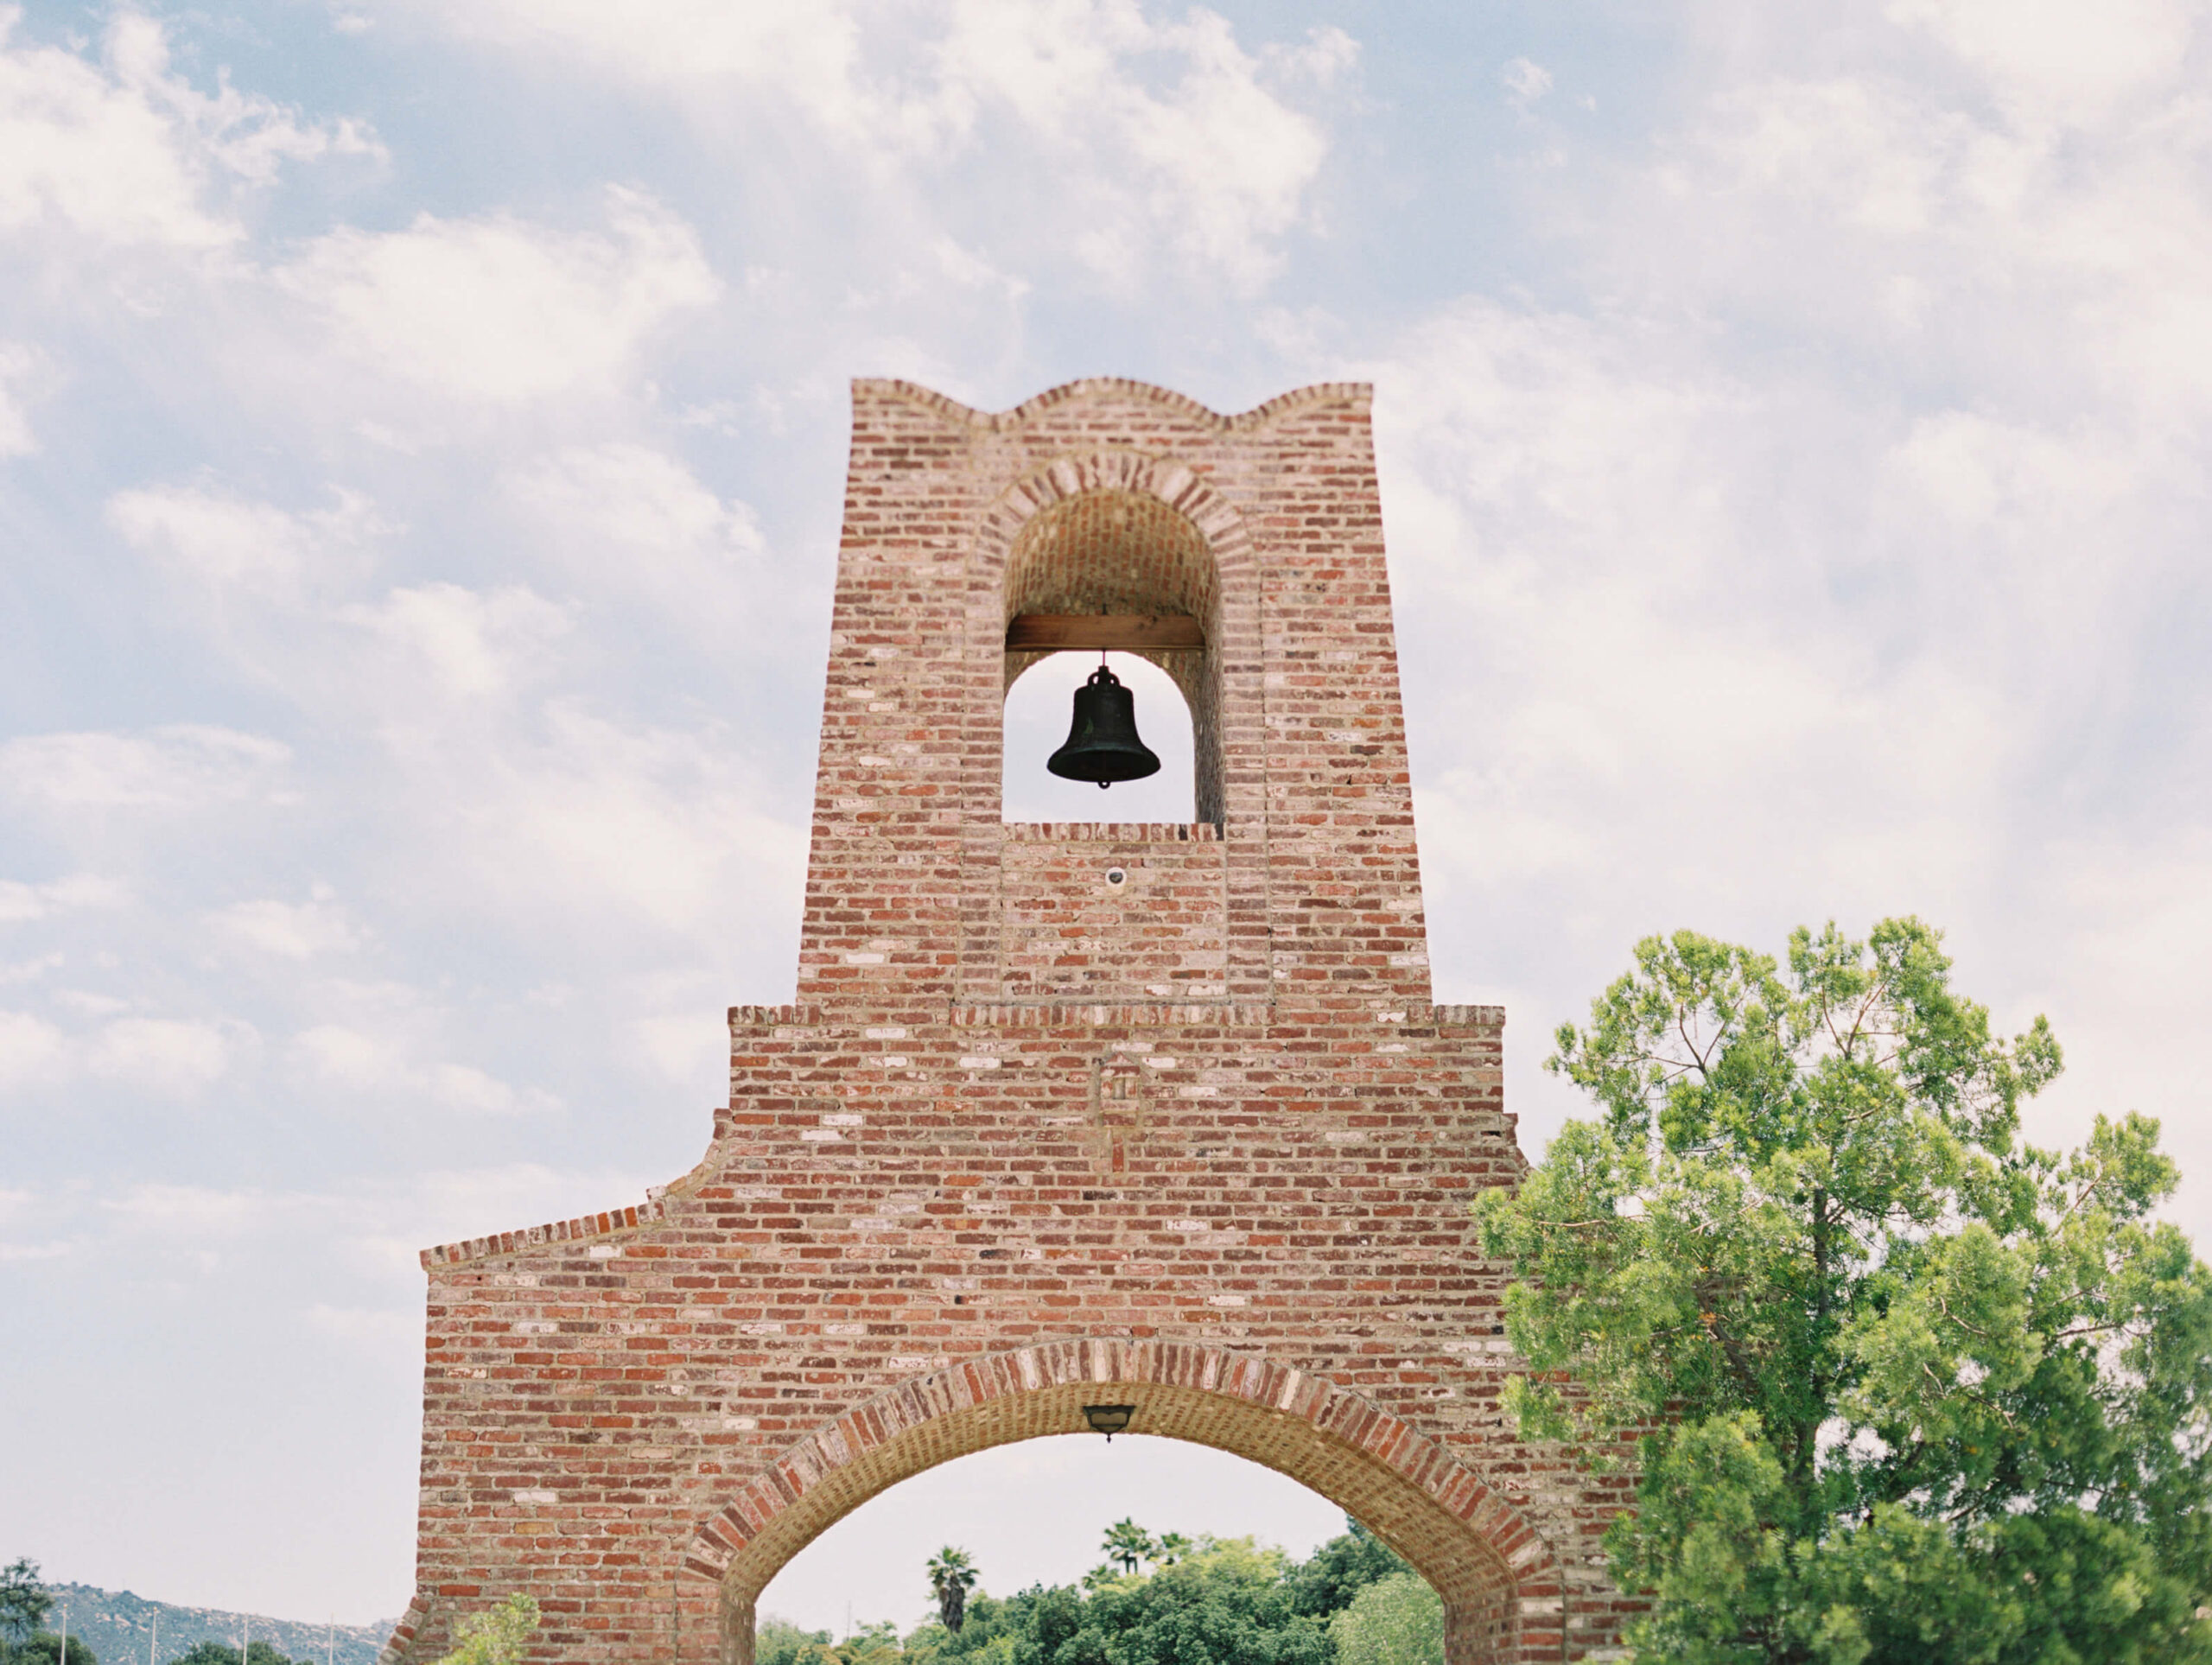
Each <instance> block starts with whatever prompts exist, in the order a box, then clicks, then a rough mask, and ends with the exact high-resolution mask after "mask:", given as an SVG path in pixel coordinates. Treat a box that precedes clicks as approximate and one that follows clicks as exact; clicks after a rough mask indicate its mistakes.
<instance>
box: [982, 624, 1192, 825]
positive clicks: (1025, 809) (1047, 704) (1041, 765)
mask: <svg viewBox="0 0 2212 1665" xmlns="http://www.w3.org/2000/svg"><path fill="white" fill-rule="evenodd" d="M1022 657H1023V659H1024V661H1025V663H1024V664H1023V666H1022V668H1021V670H1020V671H1018V672H1016V673H1015V674H1014V679H1013V681H1012V683H1010V684H1009V686H1008V687H1007V693H1006V710H1005V719H1004V721H1003V724H1002V726H1001V731H1000V732H1001V746H1002V748H1003V749H1002V753H1001V760H1000V798H999V802H1000V811H1001V816H1002V817H1003V818H1004V819H1005V820H1007V821H1016V822H1037V821H1177V822H1190V821H1196V820H1198V818H1199V817H1198V810H1197V792H1196V786H1197V779H1196V776H1197V770H1196V748H1195V728H1196V725H1195V722H1194V721H1193V715H1192V709H1191V704H1190V699H1189V696H1187V695H1186V694H1185V692H1184V691H1183V690H1182V688H1181V686H1180V685H1179V683H1177V682H1176V681H1175V679H1174V678H1173V676H1171V675H1170V674H1169V673H1168V671H1167V670H1166V669H1165V668H1164V667H1162V666H1161V665H1160V664H1157V663H1155V662H1154V661H1152V660H1149V659H1147V658H1144V657H1143V656H1141V655H1140V654H1134V653H1109V654H1107V655H1105V656H1104V657H1105V658H1106V661H1107V664H1108V665H1109V668H1110V669H1111V670H1113V672H1114V674H1115V676H1116V677H1118V678H1119V679H1120V680H1121V681H1122V683H1124V684H1125V685H1126V686H1127V687H1128V690H1129V692H1130V694H1131V695H1132V696H1133V697H1134V698H1135V704H1136V715H1137V726H1138V728H1139V729H1140V730H1141V733H1142V734H1143V738H1144V742H1145V744H1146V745H1147V746H1149V747H1151V748H1152V749H1153V751H1154V752H1155V753H1158V754H1159V757H1160V772H1159V773H1158V774H1156V775H1154V776H1152V777H1150V778H1147V779H1143V780H1125V781H1118V782H1116V784H1115V785H1112V786H1110V787H1109V788H1107V789H1106V790H1105V791H1100V790H1099V789H1098V788H1097V787H1096V786H1094V785H1090V784H1088V783H1087V782H1084V781H1079V780H1064V779H1061V778H1059V777H1058V776H1057V775H1054V774H1052V773H1050V772H1047V769H1046V760H1047V759H1049V758H1050V757H1051V756H1052V753H1053V751H1054V749H1055V748H1056V747H1059V746H1061V745H1062V744H1063V743H1065V741H1066V740H1067V739H1068V713H1069V709H1070V707H1071V703H1072V702H1073V699H1074V696H1075V692H1076V690H1077V689H1078V688H1080V687H1082V686H1083V684H1084V682H1085V680H1086V679H1087V678H1088V677H1090V674H1091V673H1092V672H1093V671H1095V670H1096V669H1097V668H1098V663H1099V659H1100V657H1101V656H1100V655H1098V654H1097V653H1095V652H1077V651H1068V652H1062V653H1033V654H1026V655H1023V656H1022Z"/></svg>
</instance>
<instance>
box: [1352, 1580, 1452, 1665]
mask: <svg viewBox="0 0 2212 1665" xmlns="http://www.w3.org/2000/svg"><path fill="white" fill-rule="evenodd" d="M1329 1639H1330V1640H1331V1641H1332V1642H1333V1643H1336V1648H1337V1665H1444V1604H1443V1602H1442V1601H1440V1600H1439V1599H1438V1598H1437V1594H1436V1592H1435V1591H1433V1590H1432V1589H1430V1588H1429V1587H1428V1586H1427V1584H1425V1583H1423V1582H1422V1581H1421V1579H1419V1578H1417V1577H1416V1576H1414V1574H1413V1573H1393V1574H1392V1575H1391V1576H1390V1577H1389V1578H1387V1579H1381V1580H1379V1581H1378V1582H1376V1583H1374V1584H1370V1585H1369V1586H1366V1587H1365V1588H1364V1589H1363V1590H1362V1591H1360V1592H1359V1593H1358V1594H1357V1596H1355V1597H1353V1598H1352V1602H1351V1606H1349V1607H1347V1608H1345V1609H1344V1611H1342V1612H1340V1613H1338V1615H1337V1616H1336V1617H1334V1618H1333V1619H1332V1620H1330V1621H1329Z"/></svg>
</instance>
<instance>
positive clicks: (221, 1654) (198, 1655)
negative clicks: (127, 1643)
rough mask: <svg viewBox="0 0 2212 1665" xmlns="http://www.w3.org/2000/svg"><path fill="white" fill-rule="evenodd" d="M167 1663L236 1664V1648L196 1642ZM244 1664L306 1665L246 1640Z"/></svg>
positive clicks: (73, 1650) (74, 1650)
mask: <svg viewBox="0 0 2212 1665" xmlns="http://www.w3.org/2000/svg"><path fill="white" fill-rule="evenodd" d="M69 1657H70V1658H71V1659H72V1660H74V1659H75V1658H76V1657H77V1644H76V1643H70V1644H69ZM169 1665H238V1649H235V1648H233V1647H232V1646H231V1645H230V1644H229V1643H225V1642H214V1641H206V1642H196V1643H194V1644H193V1645H192V1648H191V1649H190V1650H189V1651H188V1652H186V1653H181V1654H179V1655H177V1656H176V1657H175V1659H174V1660H172V1661H170V1662H169ZM245 1665H306V1662H305V1661H296V1660H294V1659H293V1658H292V1657H291V1656H290V1655H288V1654H285V1653H283V1652H281V1651H279V1650H278V1649H277V1647H276V1646H275V1645H274V1644H273V1643H266V1642H257V1641H248V1642H247V1643H246V1644H245Z"/></svg>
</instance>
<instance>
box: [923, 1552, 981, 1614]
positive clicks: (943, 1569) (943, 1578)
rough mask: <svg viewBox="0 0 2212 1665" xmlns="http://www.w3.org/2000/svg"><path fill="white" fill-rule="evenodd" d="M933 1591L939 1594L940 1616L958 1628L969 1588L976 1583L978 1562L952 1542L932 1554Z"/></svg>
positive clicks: (938, 1606) (931, 1588) (930, 1571)
mask: <svg viewBox="0 0 2212 1665" xmlns="http://www.w3.org/2000/svg"><path fill="white" fill-rule="evenodd" d="M929 1575H930V1592H931V1594H932V1595H934V1596H936V1598H937V1614H938V1619H939V1620H940V1621H941V1622H942V1623H943V1624H944V1628H945V1629H946V1630H959V1628H960V1624H961V1620H962V1619H963V1617H965V1613H964V1610H965V1609H966V1607H967V1605H968V1592H969V1591H970V1590H973V1589H974V1588H975V1587H976V1564H975V1562H973V1561H971V1560H969V1559H968V1552H967V1551H966V1550H964V1549H955V1548H954V1547H952V1546H951V1545H950V1544H947V1545H946V1546H945V1547H944V1548H942V1549H940V1550H938V1552H937V1554H935V1555H933V1556H931V1558H930V1565H929Z"/></svg>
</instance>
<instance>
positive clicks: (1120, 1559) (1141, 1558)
mask: <svg viewBox="0 0 2212 1665" xmlns="http://www.w3.org/2000/svg"><path fill="white" fill-rule="evenodd" d="M1100 1547H1102V1548H1103V1549H1104V1550H1105V1552H1106V1559H1107V1560H1108V1561H1109V1562H1110V1563H1111V1564H1113V1565H1114V1566H1118V1567H1120V1568H1121V1569H1122V1573H1124V1574H1125V1575H1126V1574H1131V1573H1135V1571H1136V1570H1137V1568H1138V1566H1140V1565H1141V1563H1143V1562H1145V1561H1148V1560H1151V1559H1152V1558H1153V1557H1154V1555H1155V1554H1158V1553H1159V1546H1157V1545H1156V1544H1154V1542H1153V1541H1152V1534H1150V1533H1149V1532H1147V1531H1146V1530H1145V1529H1144V1528H1142V1527H1141V1526H1139V1525H1138V1524H1137V1523H1136V1522H1135V1521H1133V1520H1130V1519H1129V1518H1128V1516H1122V1518H1121V1519H1120V1520H1118V1521H1116V1522H1114V1524H1113V1525H1111V1526H1109V1527H1108V1528H1106V1539H1105V1541H1104V1542H1103V1544H1102V1545H1101V1546H1100Z"/></svg>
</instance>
